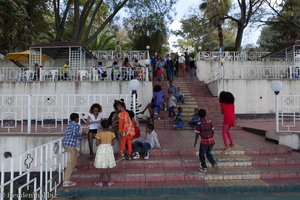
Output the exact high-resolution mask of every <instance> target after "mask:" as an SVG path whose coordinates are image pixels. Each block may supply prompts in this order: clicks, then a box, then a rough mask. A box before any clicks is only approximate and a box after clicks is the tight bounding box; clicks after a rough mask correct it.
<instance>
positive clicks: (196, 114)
mask: <svg viewBox="0 0 300 200" xmlns="http://www.w3.org/2000/svg"><path fill="white" fill-rule="evenodd" d="M199 121H200V117H199V109H198V108H195V109H194V114H193V116H192V120H191V121H189V126H190V127H191V128H194V127H195V126H196V125H197V124H198V123H199Z"/></svg>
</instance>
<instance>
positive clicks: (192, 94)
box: [155, 78, 222, 130]
mask: <svg viewBox="0 0 300 200" xmlns="http://www.w3.org/2000/svg"><path fill="white" fill-rule="evenodd" d="M173 85H174V86H176V87H180V90H181V92H182V93H183V94H184V96H185V103H184V104H183V103H178V104H177V107H179V106H180V107H182V109H183V120H184V121H185V128H183V130H191V128H190V127H189V126H188V123H187V122H188V121H190V120H191V118H192V115H193V114H194V109H195V108H203V109H205V110H206V112H207V117H208V119H210V120H211V121H212V122H213V124H214V126H215V127H216V128H220V127H221V124H222V115H221V113H220V109H219V101H218V98H217V97H213V96H212V95H211V93H210V91H209V89H208V87H207V85H206V84H205V83H204V82H202V81H196V80H195V81H189V80H182V79H181V78H178V79H176V80H175V81H174V82H173ZM161 86H162V88H163V90H164V93H165V94H167V89H168V84H167V82H166V81H165V82H163V83H162V84H161ZM175 112H177V109H176V110H175ZM160 117H161V119H160V120H158V119H157V118H155V127H156V129H172V127H173V126H172V125H173V120H174V118H173V117H172V118H169V117H168V112H164V111H162V112H161V116H160Z"/></svg>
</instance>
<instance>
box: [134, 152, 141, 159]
mask: <svg viewBox="0 0 300 200" xmlns="http://www.w3.org/2000/svg"><path fill="white" fill-rule="evenodd" d="M132 158H133V160H137V159H140V154H139V153H138V152H136V153H135V154H134V156H133V157H132Z"/></svg>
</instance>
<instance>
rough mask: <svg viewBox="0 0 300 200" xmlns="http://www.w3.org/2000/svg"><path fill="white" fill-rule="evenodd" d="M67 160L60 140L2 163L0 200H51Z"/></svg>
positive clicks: (61, 177) (61, 179)
mask: <svg viewBox="0 0 300 200" xmlns="http://www.w3.org/2000/svg"><path fill="white" fill-rule="evenodd" d="M66 161H67V156H66V153H65V152H64V149H63V147H62V138H60V139H58V140H55V141H52V142H49V143H47V144H44V145H41V146H38V147H36V148H34V149H31V150H28V151H26V152H24V153H21V154H19V155H18V156H14V157H10V158H7V159H4V160H1V184H0V187H1V191H0V200H4V199H10V200H13V199H19V200H21V199H45V200H47V199H52V198H53V197H55V196H56V194H57V188H58V186H59V185H60V184H61V183H62V181H63V172H64V168H65V166H66ZM6 169H9V170H6Z"/></svg>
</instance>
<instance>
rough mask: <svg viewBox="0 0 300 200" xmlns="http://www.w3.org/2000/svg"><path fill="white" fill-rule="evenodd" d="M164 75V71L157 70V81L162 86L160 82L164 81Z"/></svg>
mask: <svg viewBox="0 0 300 200" xmlns="http://www.w3.org/2000/svg"><path fill="white" fill-rule="evenodd" d="M163 75H164V71H163V70H162V69H161V68H158V69H157V70H156V80H157V82H158V84H160V82H161V81H162V80H163Z"/></svg>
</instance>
